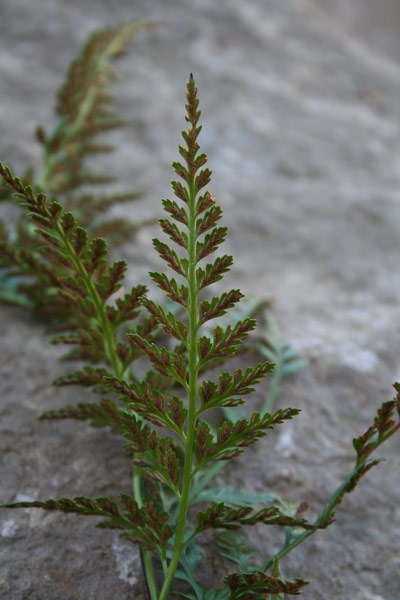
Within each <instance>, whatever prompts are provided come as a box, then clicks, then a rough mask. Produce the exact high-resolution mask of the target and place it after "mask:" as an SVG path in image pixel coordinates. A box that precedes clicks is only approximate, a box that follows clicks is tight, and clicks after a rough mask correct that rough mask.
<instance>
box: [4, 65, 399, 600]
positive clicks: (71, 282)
mask: <svg viewBox="0 0 400 600" xmlns="http://www.w3.org/2000/svg"><path fill="white" fill-rule="evenodd" d="M186 112H187V116H186V120H187V122H188V129H187V131H184V132H183V133H182V135H183V139H184V145H183V146H181V147H180V148H179V152H180V154H181V156H182V158H183V163H180V162H175V163H174V164H173V167H174V169H175V172H176V174H177V175H178V177H179V178H180V180H179V181H174V182H173V183H172V188H173V191H174V194H175V196H176V198H177V200H178V201H179V202H180V204H178V203H177V202H176V201H173V202H171V201H170V200H165V201H164V208H165V210H166V212H167V213H168V215H169V218H168V219H165V218H164V219H161V222H160V225H161V228H162V230H163V232H164V233H165V234H166V235H167V236H168V237H169V238H170V239H171V240H172V241H173V242H174V244H176V245H177V246H178V252H177V251H175V249H173V248H171V247H170V246H169V245H168V244H167V243H165V242H163V241H160V240H158V239H155V240H154V247H155V250H156V251H157V252H158V254H159V256H160V258H161V259H162V260H164V261H165V262H166V263H167V265H168V267H169V268H170V269H171V270H172V271H174V277H177V279H175V278H170V277H169V276H168V275H167V274H165V273H162V274H159V273H152V274H151V277H152V279H153V280H154V281H155V283H156V284H157V285H158V286H159V287H160V288H161V289H162V290H163V291H164V292H165V293H166V295H167V296H168V297H169V299H170V300H172V301H173V302H174V303H175V304H176V305H177V309H179V310H180V312H181V313H182V312H183V313H184V314H183V316H182V319H181V318H178V313H177V311H173V310H167V309H166V308H165V307H164V306H162V305H160V304H157V303H156V302H154V301H153V300H151V299H150V298H148V297H147V296H146V293H147V290H146V288H145V286H143V285H137V286H135V287H134V288H132V290H131V291H130V292H129V293H127V294H125V296H123V297H118V298H117V299H115V300H113V297H114V294H115V293H116V292H117V291H118V290H119V289H120V288H121V285H122V282H123V279H124V276H125V270H126V264H125V263H124V262H123V261H117V262H115V263H113V264H112V265H108V264H107V252H108V248H107V243H106V242H105V240H104V239H102V238H99V237H95V238H93V239H90V238H89V236H88V233H87V231H86V229H85V228H84V227H82V225H81V224H80V223H79V222H78V220H77V218H76V216H75V215H74V214H73V213H72V212H70V211H68V210H65V209H64V208H63V206H62V205H61V204H60V203H59V202H58V201H57V200H53V199H48V198H47V197H46V195H45V194H44V193H43V192H41V191H37V190H35V189H34V188H33V187H32V186H29V185H26V184H25V183H23V182H22V181H21V180H20V179H18V178H17V177H15V176H14V175H13V173H12V172H11V170H10V169H9V168H7V167H5V166H4V165H2V163H0V175H1V176H2V178H3V180H4V181H5V182H6V184H7V185H8V186H9V187H10V188H11V189H12V190H13V191H14V193H16V194H17V195H18V197H19V198H20V199H21V201H22V205H23V207H24V208H25V210H26V211H27V212H28V214H29V217H30V219H31V221H32V222H33V223H34V224H35V227H36V228H37V234H38V235H40V236H41V238H42V247H43V252H45V253H46V254H47V255H49V256H51V257H52V258H51V260H52V263H51V266H50V264H47V263H44V264H41V266H40V268H43V269H45V270H46V272H47V271H48V273H49V276H51V277H52V280H53V282H54V287H55V288H56V289H58V290H59V291H58V293H59V294H60V295H61V297H62V298H63V301H64V302H65V303H67V304H69V305H70V306H71V307H73V309H74V311H75V313H76V314H78V315H80V317H79V318H80V319H81V321H79V319H78V321H77V326H76V327H75V328H74V329H72V330H71V332H70V333H68V334H67V335H62V336H59V337H58V338H57V340H56V341H57V342H59V343H65V344H68V345H69V344H72V345H75V346H77V347H78V348H79V349H80V351H81V353H82V352H83V354H84V355H85V356H86V357H87V359H88V361H89V363H90V362H92V363H101V366H93V365H92V364H88V365H86V366H84V367H82V368H81V369H80V370H78V371H76V372H74V373H71V374H70V375H67V376H65V377H63V378H61V379H59V380H58V381H57V382H56V383H57V384H58V385H76V384H77V385H83V386H87V387H91V388H93V389H94V390H98V391H100V392H101V393H104V392H106V391H107V392H113V393H116V394H117V395H118V401H114V400H109V399H104V398H103V399H102V400H100V402H98V403H91V404H86V405H83V404H78V405H76V406H69V407H66V408H64V409H61V410H59V411H56V412H54V411H51V412H49V413H46V414H45V415H43V418H70V417H72V418H76V419H78V420H83V419H87V420H90V421H91V422H92V423H93V424H94V425H97V426H105V425H107V426H110V427H111V428H112V429H113V430H114V431H116V432H117V433H118V434H119V435H121V436H123V438H124V441H125V447H124V450H125V452H126V453H127V454H128V456H129V457H130V458H131V462H132V465H133V492H134V493H133V496H130V495H127V494H120V495H119V501H118V503H117V502H115V500H113V499H110V498H96V499H91V498H86V497H77V498H73V499H70V498H61V499H56V500H53V499H51V500H44V501H35V502H19V503H7V504H4V505H3V507H7V508H14V509H15V508H21V507H32V508H41V509H44V510H52V511H60V512H72V513H76V514H78V515H83V516H93V517H97V518H99V519H101V520H100V522H99V523H98V526H99V527H106V528H109V527H111V528H117V529H120V530H121V531H122V532H123V534H124V535H125V536H128V538H129V539H131V540H132V541H134V542H135V543H137V544H139V547H140V549H141V552H142V558H143V565H144V570H145V576H146V580H147V584H148V590H149V595H150V598H151V600H167V598H169V597H171V594H172V593H173V592H172V587H173V585H174V582H175V581H176V580H177V579H180V580H181V581H184V582H186V584H187V585H188V588H187V589H186V590H183V591H180V592H176V593H177V594H180V595H181V596H182V597H186V598H191V599H195V600H199V599H201V600H261V599H264V598H266V597H268V596H269V595H271V594H272V595H278V597H279V598H282V597H283V595H294V596H295V595H299V594H300V592H301V590H302V589H303V588H304V586H305V585H306V584H307V582H306V581H304V580H303V579H301V578H296V579H294V580H293V581H287V580H286V579H285V578H284V576H283V573H282V571H281V561H282V559H283V558H284V557H285V556H286V555H287V554H288V553H289V552H290V551H292V550H293V549H294V548H295V547H297V546H298V545H299V544H300V543H301V542H303V541H304V540H305V539H306V538H307V537H309V536H310V535H312V534H314V533H315V532H316V531H319V530H322V529H325V528H326V527H328V526H329V525H330V524H331V523H332V522H333V520H334V517H335V510H336V507H337V506H338V505H339V504H340V502H341V501H342V499H343V498H344V496H345V495H346V494H347V493H350V492H352V491H353V490H354V489H355V487H356V486H357V483H358V481H359V480H360V478H361V477H362V476H363V475H364V474H366V473H367V472H368V471H369V470H370V469H371V468H372V467H374V466H375V465H377V464H378V463H379V462H380V460H381V459H376V458H371V455H372V453H373V452H374V451H375V450H376V449H377V448H378V447H380V445H381V444H382V443H384V442H386V441H387V440H388V439H389V438H390V437H392V436H393V435H394V434H395V433H396V432H397V431H398V430H399V429H400V394H398V396H397V397H396V398H395V399H394V400H392V401H390V402H386V403H385V404H383V406H382V407H381V409H379V411H378V413H377V416H376V418H375V421H374V423H373V425H372V426H371V427H370V428H369V429H368V430H367V431H366V432H365V433H364V434H363V435H362V436H360V437H359V438H356V439H355V440H354V449H355V451H356V459H355V465H354V468H353V469H352V471H351V472H350V473H349V474H348V476H347V477H346V478H345V480H344V482H343V483H342V484H341V485H340V486H339V487H338V489H337V490H336V491H335V492H334V493H333V494H332V496H331V498H330V499H329V500H328V502H327V504H326V506H325V507H324V509H323V510H322V511H321V512H320V514H319V516H318V517H317V519H316V520H315V521H314V522H308V521H307V520H306V519H304V518H303V517H302V516H301V514H302V509H303V508H304V507H302V505H300V507H298V509H297V510H296V512H294V514H292V513H291V512H290V511H288V510H287V508H288V507H287V505H286V503H284V502H283V501H282V500H281V499H279V498H277V497H275V496H274V495H254V494H250V493H248V492H245V491H243V490H242V491H240V490H239V491H237V492H235V491H233V490H231V488H223V489H215V487H214V486H213V487H209V484H210V483H211V481H212V480H213V478H214V476H215V475H216V473H217V472H218V470H219V464H221V463H223V464H225V463H226V462H227V461H230V460H232V459H234V458H236V457H237V456H239V455H241V454H242V453H243V452H244V451H245V450H246V449H247V448H248V447H249V446H251V445H253V444H255V443H257V442H258V441H259V440H261V439H262V438H264V437H265V436H266V435H267V433H268V432H269V431H270V430H271V429H272V428H273V427H275V426H279V425H280V424H282V423H284V422H285V421H287V420H289V419H292V418H293V417H295V416H296V415H297V413H298V412H299V411H298V410H297V409H293V408H286V409H280V410H277V411H275V412H274V413H272V414H270V413H265V412H263V413H262V414H260V413H253V414H251V415H250V416H247V417H243V418H239V419H235V420H232V419H226V420H224V421H223V422H222V423H220V424H219V426H218V427H217V428H216V429H214V428H213V427H212V426H211V425H210V424H209V423H208V422H207V421H206V420H205V416H208V414H209V411H211V410H213V409H226V408H233V409H235V407H236V406H237V405H238V404H241V403H242V402H243V398H244V396H247V395H249V394H250V393H251V392H252V391H253V389H254V387H255V386H256V385H258V384H259V383H260V382H261V381H262V380H263V379H264V378H265V377H266V376H267V375H269V374H270V373H271V372H272V365H271V364H270V362H269V361H264V362H261V363H259V364H258V365H256V366H253V367H249V368H247V369H244V370H243V369H236V370H235V371H233V373H232V372H229V371H223V372H222V373H221V374H220V375H219V377H217V379H216V380H215V379H205V378H204V377H203V373H205V372H206V370H207V369H208V368H209V367H210V366H212V365H213V364H214V363H215V361H227V360H228V359H229V358H230V357H232V356H234V355H235V353H237V351H238V350H239V349H240V348H241V346H242V345H243V342H244V341H245V339H246V337H247V335H248V334H249V333H250V332H252V331H253V330H254V328H255V321H254V320H253V319H251V318H249V317H247V316H246V317H245V318H243V319H240V320H239V321H238V322H237V323H233V322H230V323H229V324H227V325H225V326H224V325H221V324H219V325H217V326H215V327H214V328H213V329H212V331H211V332H210V330H208V331H206V327H207V324H208V323H209V321H213V320H214V319H216V318H218V319H220V317H221V316H224V315H225V314H226V313H228V314H229V311H231V310H232V309H233V308H234V306H235V305H237V303H238V302H239V301H240V299H241V298H242V293H241V292H240V290H238V289H233V290H231V291H228V292H222V293H221V294H220V295H219V296H215V297H213V298H211V299H202V297H201V295H202V294H203V289H204V288H206V287H208V286H209V285H212V284H213V283H215V282H217V281H220V280H221V279H222V277H223V275H224V273H225V272H226V271H227V270H229V268H230V267H231V265H232V262H233V261H232V258H231V257H227V256H223V257H222V258H218V257H217V258H214V260H213V262H207V264H206V265H205V266H204V265H203V266H201V265H200V264H199V263H201V261H203V260H205V259H207V261H208V260H211V259H209V258H208V257H210V256H211V255H212V254H214V253H215V252H216V251H217V250H218V248H219V246H220V245H221V244H222V242H223V241H224V239H225V236H226V233H227V232H226V228H225V227H221V226H220V225H219V221H220V219H221V217H222V211H221V209H220V207H218V206H217V204H216V201H215V199H214V198H213V197H212V196H211V194H210V193H209V192H208V191H206V190H205V188H206V186H207V185H208V183H209V181H210V177H211V171H210V170H209V169H208V168H207V167H206V162H207V158H206V156H205V154H200V153H199V145H198V143H197V139H198V136H199V134H200V130H201V127H200V125H199V117H200V111H199V109H198V99H197V89H196V86H195V82H194V80H193V77H192V76H191V77H190V80H189V82H188V84H187V105H186ZM181 180H182V181H183V183H182V181H181ZM170 218H171V219H173V221H170ZM177 223H178V225H177ZM182 227H183V229H182ZM141 307H143V308H144V309H145V310H147V312H148V313H149V316H148V318H146V319H144V320H142V321H140V320H139V317H140V310H141ZM182 309H183V310H182ZM180 316H181V315H180V313H179V317H180ZM127 322H129V328H130V329H129V333H128V335H127V338H126V340H124V339H123V338H122V331H123V329H122V328H123V327H124V325H125V324H126V323H127ZM84 324H86V325H85V326H83V325H84ZM88 324H89V325H88ZM157 324H158V327H159V328H160V329H162V331H163V332H164V334H166V335H168V336H171V337H172V338H173V341H172V344H170V345H169V346H168V347H164V346H162V345H160V344H159V343H155V339H154V333H155V332H156V330H157ZM140 356H146V357H147V358H148V359H149V362H150V363H151V368H150V369H149V371H148V372H147V374H146V375H145V376H144V378H143V379H139V378H138V377H137V376H135V374H134V373H133V372H132V370H131V367H132V365H133V363H134V361H135V360H136V359H137V358H138V357H140ZM396 390H397V391H399V390H400V385H398V386H397V387H396ZM145 480H146V483H145ZM200 502H201V503H202V507H201V510H198V507H197V509H196V508H194V507H196V506H197V505H198V504H199V503H200ZM255 505H258V506H256V507H255ZM257 524H264V525H266V526H268V525H274V526H279V527H281V528H284V530H285V532H286V535H285V543H284V545H283V547H282V548H281V550H280V551H279V552H277V553H276V555H274V556H272V557H271V558H269V559H268V560H266V561H265V560H263V561H262V563H261V564H257V565H256V564H249V559H250V558H251V559H252V560H253V559H254V557H255V556H256V554H255V552H254V551H252V550H248V549H247V548H246V546H245V545H244V544H243V543H242V542H241V541H240V540H239V541H238V540H237V538H229V537H220V538H219V546H220V549H222V550H221V551H222V553H223V555H224V556H225V557H226V558H228V559H229V560H230V561H231V562H233V563H234V564H235V565H237V566H238V568H239V570H237V571H236V572H233V573H230V574H229V575H227V576H226V578H225V580H224V586H223V587H222V588H220V589H217V590H214V589H210V588H207V587H206V586H204V585H203V584H200V583H199V582H197V580H196V576H195V569H196V567H197V565H198V564H199V561H200V560H201V550H200V545H199V540H200V539H201V535H202V533H203V532H204V531H207V530H208V531H212V530H219V529H222V530H227V531H228V532H229V533H231V532H232V531H240V530H241V528H242V527H244V526H254V525H257ZM198 536H200V538H199V537H198ZM229 539H231V540H232V539H233V540H234V541H233V542H232V546H233V547H232V549H230V550H229V549H228V548H227V544H229ZM155 566H160V567H161V569H162V572H161V575H160V582H161V585H160V586H159V581H158V580H157V577H156V575H155Z"/></svg>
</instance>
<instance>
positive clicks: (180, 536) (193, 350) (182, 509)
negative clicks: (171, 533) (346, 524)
mask: <svg viewBox="0 0 400 600" xmlns="http://www.w3.org/2000/svg"><path fill="white" fill-rule="evenodd" d="M188 229H189V243H188V260H189V264H188V273H187V280H188V284H189V301H188V313H189V402H188V424H187V431H186V444H185V461H184V466H183V480H182V491H181V499H180V503H179V514H178V522H177V530H176V536H175V544H174V550H173V553H172V557H171V561H170V563H169V566H168V571H167V574H166V577H165V580H164V585H163V587H162V589H161V593H160V597H159V600H165V599H166V598H167V595H168V592H169V588H170V587H171V583H172V581H173V578H174V576H175V571H176V569H177V567H178V563H179V558H180V555H181V552H182V549H183V546H184V534H185V525H186V515H187V512H188V508H189V499H190V488H191V484H192V479H193V472H192V469H193V444H194V431H195V425H196V417H197V375H198V357H197V331H198V321H197V318H198V317H197V313H198V287H197V281H196V238H197V236H196V190H195V184H194V177H192V178H191V180H190V183H189V224H188Z"/></svg>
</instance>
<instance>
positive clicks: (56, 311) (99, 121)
mask: <svg viewBox="0 0 400 600" xmlns="http://www.w3.org/2000/svg"><path fill="white" fill-rule="evenodd" d="M146 26H147V24H146V23H127V24H122V25H116V26H113V27H109V28H106V29H102V30H99V31H96V32H95V33H93V34H92V35H91V36H90V38H89V39H88V41H87V42H86V44H85V45H84V47H83V48H82V50H81V52H80V54H79V56H78V57H77V58H76V59H75V60H74V61H73V62H72V64H71V66H70V68H69V71H68V74H67V77H66V80H65V82H64V83H63V85H62V86H61V88H60V90H59V92H58V99H57V103H56V108H55V113H56V118H57V122H56V124H55V126H54V128H53V130H52V131H51V132H50V133H48V134H47V133H46V132H45V131H44V128H43V127H41V126H40V127H38V128H37V132H36V137H37V139H38V141H39V142H40V143H41V145H42V146H43V153H44V160H43V163H44V164H43V169H42V171H41V172H40V173H38V174H37V176H35V174H34V173H33V171H32V170H28V171H26V172H25V174H24V175H23V177H22V178H21V179H22V181H24V184H25V185H31V186H33V188H34V189H35V190H43V191H45V192H47V193H48V194H50V195H52V194H56V195H57V200H58V201H59V202H60V203H61V204H62V206H63V208H64V210H65V211H66V212H72V213H73V215H74V216H75V217H76V218H78V220H79V223H80V226H82V227H84V228H85V229H86V230H87V233H88V236H89V239H93V238H95V237H103V238H106V239H107V240H108V241H109V243H111V244H112V245H113V246H116V245H118V244H120V243H121V242H123V241H124V239H126V237H127V236H131V235H132V234H133V233H134V232H135V231H136V230H137V229H138V228H140V227H142V226H143V225H146V224H147V223H148V222H153V219H151V220H149V221H145V222H142V223H136V224H134V223H129V222H128V221H127V220H126V219H118V218H106V219H105V218H104V215H105V214H106V213H107V211H108V210H109V209H110V208H111V207H112V206H114V205H116V204H118V203H121V202H127V201H130V200H134V199H136V198H138V197H140V196H141V194H140V193H138V192H137V191H126V192H122V193H121V192H117V193H111V194H99V193H98V192H94V191H93V192H92V191H90V186H93V185H96V186H98V185H104V184H109V183H111V182H112V181H113V179H114V178H113V177H112V176H111V175H109V174H104V173H96V172H93V171H92V170H91V169H90V167H89V166H88V161H89V159H91V157H92V156H94V155H98V154H100V153H105V152H107V153H108V152H111V151H112V150H113V147H112V146H110V145H108V144H104V143H103V142H102V140H101V139H100V140H99V136H102V135H103V134H104V133H105V132H107V131H109V130H110V129H113V128H115V127H120V126H121V125H122V124H123V122H122V121H121V119H120V118H119V117H118V115H116V114H115V113H114V112H113V110H112V107H111V103H112V100H113V97H112V95H111V94H110V93H109V87H110V85H111V84H112V83H113V81H114V80H115V78H116V75H115V72H114V70H113V69H112V67H111V64H110V63H111V61H113V60H114V59H116V58H118V57H119V56H121V55H122V54H123V52H124V51H125V49H126V47H127V45H128V43H129V41H130V40H131V38H132V36H134V35H135V34H136V33H137V32H138V31H140V30H141V29H143V27H146ZM0 198H2V199H5V200H8V201H10V200H11V201H12V199H13V198H12V193H11V192H10V190H9V188H6V187H2V188H1V189H0ZM99 218H100V219H101V220H100V219H99ZM42 235H43V234H42ZM40 245H41V239H40V238H39V237H38V236H37V235H36V233H35V231H34V228H33V227H32V224H30V223H29V221H27V220H26V217H25V215H24V214H23V213H22V214H21V217H20V219H19V221H18V224H17V228H16V231H15V232H12V231H10V230H9V228H8V227H7V226H6V225H5V224H0V250H1V253H0V274H1V275H0V300H2V301H4V302H10V303H13V304H19V305H22V306H27V307H30V308H31V309H32V310H33V311H34V313H35V314H36V315H37V316H39V317H41V318H44V319H46V320H51V322H52V324H53V325H57V326H58V327H61V326H64V327H65V328H68V327H70V326H71V325H75V321H76V319H75V317H76V312H75V311H74V309H73V307H72V306H71V305H70V303H68V301H65V298H63V297H60V295H59V294H58V293H57V287H58V286H57V282H56V280H55V277H54V265H55V260H57V259H56V256H55V254H54V252H53V253H52V254H51V255H50V254H48V255H47V256H46V259H45V260H43V257H42V256H41V255H40V252H39V250H40Z"/></svg>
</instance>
